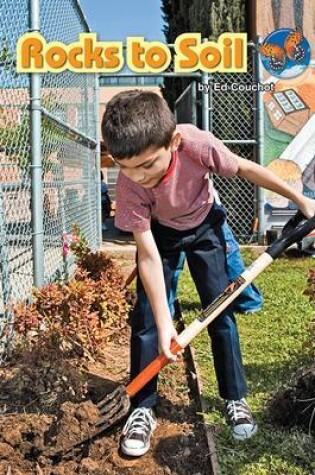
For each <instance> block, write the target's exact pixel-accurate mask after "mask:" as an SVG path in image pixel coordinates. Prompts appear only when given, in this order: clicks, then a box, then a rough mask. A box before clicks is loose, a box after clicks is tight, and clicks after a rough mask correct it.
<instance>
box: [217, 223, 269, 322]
mask: <svg viewBox="0 0 315 475" xmlns="http://www.w3.org/2000/svg"><path fill="white" fill-rule="evenodd" d="M222 230H223V233H224V238H225V241H226V244H227V273H228V279H229V282H232V281H233V280H235V279H236V278H237V277H238V276H239V275H240V274H241V273H242V272H243V271H244V270H245V266H244V262H243V259H242V256H241V253H240V247H239V245H238V242H237V241H236V239H235V237H234V234H233V232H232V230H231V229H230V227H229V225H228V224H227V222H226V221H224V223H223V225H222ZM262 304H263V297H262V295H261V293H260V291H259V290H258V289H257V287H256V286H255V285H254V284H250V285H249V286H248V287H246V289H245V290H243V292H242V293H241V295H239V297H237V299H236V300H235V302H234V310H235V311H236V312H241V313H251V312H257V311H259V310H260V309H261V307H262Z"/></svg>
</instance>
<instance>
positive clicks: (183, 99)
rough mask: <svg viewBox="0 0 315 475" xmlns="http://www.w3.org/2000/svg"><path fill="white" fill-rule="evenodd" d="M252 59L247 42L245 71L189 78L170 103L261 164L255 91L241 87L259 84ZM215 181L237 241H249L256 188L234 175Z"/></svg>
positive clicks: (180, 115)
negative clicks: (197, 78) (173, 101)
mask: <svg viewBox="0 0 315 475" xmlns="http://www.w3.org/2000/svg"><path fill="white" fill-rule="evenodd" d="M256 60H257V58H256V51H255V48H254V45H249V48H248V71H247V73H244V74H240V73H238V74H222V73H215V74H213V75H207V74H203V75H202V77H201V80H200V82H199V81H198V82H196V81H193V82H191V83H190V84H189V86H188V87H187V88H186V89H185V91H184V92H183V93H182V94H181V96H180V97H179V98H178V99H177V100H176V102H175V116H176V119H177V122H178V123H185V122H190V123H193V124H195V125H198V126H199V127H202V128H203V129H205V130H209V131H211V132H213V133H214V135H215V136H216V137H218V138H219V139H221V140H222V141H223V142H224V143H225V144H226V145H227V146H228V147H229V148H230V149H231V150H232V151H233V152H234V153H236V154H238V155H240V156H241V157H244V158H247V159H249V160H254V161H257V162H258V163H260V147H259V126H260V124H259V115H258V112H259V107H258V104H259V97H258V94H259V93H258V92H253V91H251V90H248V89H247V90H246V85H247V86H248V85H251V84H252V83H257V82H258V71H257V67H256ZM205 86H207V87H208V92H206V90H205ZM202 87H203V91H202V90H201V89H202ZM239 87H240V88H241V89H242V90H239ZM214 182H215V187H216V189H217V190H218V192H219V196H220V198H221V201H222V203H223V204H224V206H225V207H226V208H227V211H228V222H229V224H230V226H231V228H232V229H233V232H234V234H235V235H236V237H237V238H238V240H239V241H240V242H241V243H247V242H250V241H252V240H253V237H254V236H253V224H254V219H255V217H258V196H257V190H256V187H255V186H254V185H252V184H251V183H249V182H248V181H245V180H242V179H241V178H238V177H236V178H233V179H226V178H221V177H218V176H215V177H214Z"/></svg>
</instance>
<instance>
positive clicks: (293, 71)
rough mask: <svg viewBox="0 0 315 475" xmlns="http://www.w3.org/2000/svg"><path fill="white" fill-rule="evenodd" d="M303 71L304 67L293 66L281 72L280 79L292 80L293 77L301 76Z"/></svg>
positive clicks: (299, 65)
mask: <svg viewBox="0 0 315 475" xmlns="http://www.w3.org/2000/svg"><path fill="white" fill-rule="evenodd" d="M304 70H305V65H301V64H297V65H296V66H293V68H290V69H285V70H284V71H282V73H281V74H280V77H281V78H293V77H295V76H298V75H299V74H302V73H303V71H304Z"/></svg>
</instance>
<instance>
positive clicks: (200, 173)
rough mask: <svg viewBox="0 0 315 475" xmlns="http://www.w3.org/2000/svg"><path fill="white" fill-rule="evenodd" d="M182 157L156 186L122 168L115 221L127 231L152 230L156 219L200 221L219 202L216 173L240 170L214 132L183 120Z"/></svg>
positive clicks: (183, 223)
mask: <svg viewBox="0 0 315 475" xmlns="http://www.w3.org/2000/svg"><path fill="white" fill-rule="evenodd" d="M176 131H177V132H179V133H180V134H181V137H182V139H181V144H180V146H179V149H178V154H177V157H176V156H174V155H173V160H172V162H171V165H170V167H169V170H168V172H167V174H166V175H165V177H164V178H163V180H162V181H161V182H160V183H159V184H158V185H157V186H156V187H155V188H151V189H145V188H143V187H141V186H140V185H138V184H136V183H134V182H132V181H131V180H130V179H129V178H127V177H126V176H125V175H124V174H123V173H122V172H121V171H120V172H119V175H118V180H117V187H116V199H117V201H116V214H115V226H117V227H118V228H119V229H122V230H124V231H131V232H134V231H146V230H148V229H150V227H151V219H156V220H158V221H159V222H160V223H161V224H163V225H165V226H169V227H171V228H175V229H178V230H185V229H190V228H193V227H195V226H198V225H199V224H200V223H201V222H202V221H203V220H204V219H205V217H206V215H207V214H208V213H209V211H210V209H211V206H212V203H213V200H214V198H213V184H212V180H211V178H210V176H211V175H212V174H213V173H216V174H218V175H220V176H223V177H233V176H235V175H236V174H237V172H238V160H237V158H238V157H237V155H235V154H234V153H232V152H231V151H230V150H229V149H228V148H227V147H226V146H225V145H224V144H223V142H221V140H219V139H217V138H216V137H215V136H214V135H213V134H212V133H210V132H204V131H202V130H200V129H198V128H197V127H195V126H194V125H191V124H179V125H178V126H177V127H176Z"/></svg>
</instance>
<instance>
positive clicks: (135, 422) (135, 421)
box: [122, 407, 155, 437]
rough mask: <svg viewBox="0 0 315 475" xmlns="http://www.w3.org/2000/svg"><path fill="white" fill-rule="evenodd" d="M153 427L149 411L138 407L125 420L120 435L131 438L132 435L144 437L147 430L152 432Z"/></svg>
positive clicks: (153, 423) (153, 422) (153, 421)
mask: <svg viewBox="0 0 315 475" xmlns="http://www.w3.org/2000/svg"><path fill="white" fill-rule="evenodd" d="M154 426H155V420H154V418H153V416H152V415H151V409H148V408H147V407H138V408H137V409H135V410H134V411H133V412H132V413H131V415H130V416H129V419H128V420H127V422H126V424H125V426H124V428H123V430H122V433H123V435H127V434H128V437H131V436H132V435H134V434H140V435H146V432H147V431H148V430H150V431H152V430H153V429H154Z"/></svg>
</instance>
